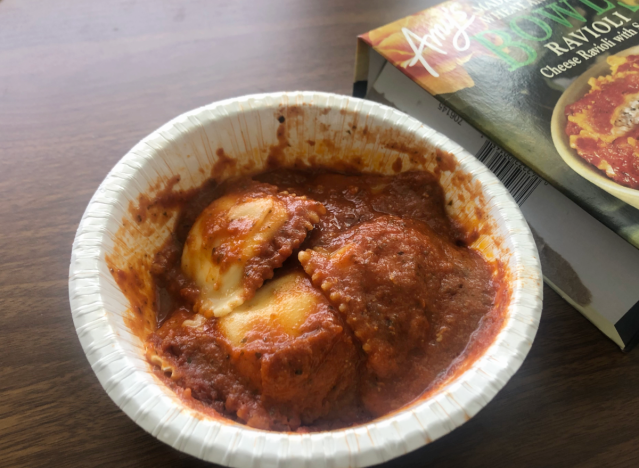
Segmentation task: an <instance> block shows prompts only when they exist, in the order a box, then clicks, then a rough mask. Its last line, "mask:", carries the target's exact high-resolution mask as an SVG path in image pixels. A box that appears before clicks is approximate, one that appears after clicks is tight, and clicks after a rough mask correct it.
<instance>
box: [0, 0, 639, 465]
mask: <svg viewBox="0 0 639 468" xmlns="http://www.w3.org/2000/svg"><path fill="white" fill-rule="evenodd" d="M430 3H431V4H432V3H435V2H433V1H432V0H431V2H430ZM428 4H429V2H428V1H408V0H406V1H397V0H396V1H392V2H391V1H387V2H384V1H370V0H369V1H367V0H358V1H345V0H321V1H320V0H305V1H301V0H298V1H296V0H278V1H268V2H266V1H258V0H255V1H246V0H242V1H229V0H227V1H207V0H192V1H183V2H171V1H168V0H164V1H157V0H155V1H153V0H138V1H135V0H126V1H125V0H119V1H109V2H98V1H87V0H85V1H79V0H76V1H72V0H58V1H56V2H52V1H47V0H22V1H19V0H0V200H1V201H0V265H1V267H0V347H1V348H0V466H3V467H9V466H29V467H32V466H98V465H108V466H129V465H131V466H154V467H159V466H172V467H174V466H201V465H204V463H203V462H200V461H199V460H196V459H194V458H192V457H189V456H187V455H184V454H182V453H180V452H178V451H176V450H174V449H172V448H170V447H168V446H166V445H164V444H162V443H160V442H158V441H157V440H156V439H155V438H153V437H152V436H151V435H149V434H147V433H146V432H144V431H143V430H142V429H140V428H139V427H138V426H137V425H136V424H135V423H134V422H132V421H131V420H130V419H129V418H128V417H127V416H125V415H124V413H122V412H121V411H120V410H119V409H118V408H117V407H116V406H115V405H114V404H113V402H112V401H111V400H110V399H109V397H108V396H107V395H106V393H105V392H104V391H103V390H102V388H101V386H100V384H99V383H98V381H97V379H96V377H95V375H94V374H93V372H92V370H91V368H90V367H89V365H88V362H87V360H86V359H85V357H84V353H83V352H82V349H81V347H80V343H79V342H78V339H77V337H76V333H75V330H74V327H73V323H72V320H71V313H70V309H69V302H68V295H67V275H68V265H69V258H70V253H71V244H72V242H73V237H74V234H75V230H76V228H77V226H78V223H79V221H80V218H81V216H82V213H83V211H84V209H85V207H86V205H87V203H88V202H89V199H90V197H91V195H92V194H93V192H94V191H95V190H96V188H97V187H98V185H99V183H100V182H101V181H102V179H103V178H104V177H105V175H106V174H107V172H108V171H109V169H110V168H111V167H112V166H113V165H114V164H115V163H116V161H118V159H119V158H120V157H121V156H122V155H124V154H125V153H126V151H127V150H128V149H130V148H131V147H132V146H133V145H134V144H135V143H136V142H137V141H138V140H139V139H140V138H142V137H143V136H145V135H147V134H148V133H150V132H151V131H152V130H154V129H155V128H157V127H159V126H160V125H161V124H163V123H164V122H166V121H168V120H169V119H171V118H172V117H174V116H176V115H178V114H180V113H182V112H184V111H187V110H189V109H192V108H194V107H197V106H200V105H202V104H206V103H209V102H212V101H216V100H219V99H223V98H227V97H232V96H238V95H242V94H248V93H256V92H263V91H276V90H296V89H309V90H321V91H332V92H337V93H343V94H350V91H351V85H352V75H353V64H354V55H355V36H356V35H357V34H358V33H363V32H366V31H368V30H370V29H372V28H374V27H377V26H381V25H382V24H385V23H388V22H390V21H392V20H394V19H398V18H400V17H403V16H405V15H407V14H410V13H412V12H416V11H418V10H420V9H422V8H424V7H426V6H428ZM637 423H639V350H635V351H634V352H632V353H630V354H623V353H622V352H621V351H619V349H618V348H617V347H616V346H615V345H614V344H613V343H612V342H611V341H609V340H608V339H607V338H606V337H604V336H603V335H602V334H601V333H600V332H599V331H598V330H597V329H596V328H595V327H594V326H592V325H591V324H590V323H589V322H588V321H587V320H586V319H584V318H583V317H582V316H581V315H580V314H579V313H578V312H576V311H575V310H574V309H572V308H571V307H570V306H569V305H567V304H566V303H565V302H564V301H563V300H561V299H560V298H559V297H558V296H557V295H556V294H555V293H553V292H552V291H550V290H549V289H548V288H546V290H545V301H544V312H543V317H542V321H541V326H540V328H539V333H538V335H537V339H536V341H535V344H534V346H533V348H532V351H531V352H530V355H529V356H528V358H527V359H526V361H525V363H524V365H523V366H522V368H521V370H520V371H519V372H518V373H517V374H516V375H515V377H513V379H512V380H511V381H510V382H509V383H508V385H506V387H505V388H504V389H503V390H502V391H501V392H500V393H499V395H497V397H496V398H495V399H494V400H493V401H492V402H491V403H490V404H489V405H488V406H487V407H486V408H485V409H484V410H483V411H481V412H480V413H479V415H477V416H476V417H475V418H473V419H472V420H471V421H469V422H468V423H466V424H465V425H464V426H462V427H461V428H459V429H457V430H455V431H454V432H453V433H452V434H449V435H447V436H446V437H444V438H442V439H440V440H438V441H436V442H434V443H432V444H430V445H429V446H426V447H424V448H422V449H419V450H417V451H415V452H413V453H411V454H408V455H406V456H404V457H403V458H400V459H397V460H395V461H393V462H391V463H389V464H388V466H423V465H426V464H433V465H436V466H438V467H448V466H450V467H463V466H491V467H495V466H543V467H550V466H561V467H564V466H593V467H594V466H606V467H611V466H624V467H625V466H633V465H634V466H637V465H638V464H639V461H638V459H639V430H638V428H637Z"/></svg>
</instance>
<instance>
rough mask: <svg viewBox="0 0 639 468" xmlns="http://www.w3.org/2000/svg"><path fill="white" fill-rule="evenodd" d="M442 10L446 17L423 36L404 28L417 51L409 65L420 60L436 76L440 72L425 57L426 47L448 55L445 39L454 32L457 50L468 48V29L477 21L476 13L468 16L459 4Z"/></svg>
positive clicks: (453, 40) (454, 43)
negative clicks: (460, 8)
mask: <svg viewBox="0 0 639 468" xmlns="http://www.w3.org/2000/svg"><path fill="white" fill-rule="evenodd" d="M441 11H443V12H444V18H443V19H442V20H441V21H440V22H439V23H438V24H436V25H435V27H433V28H432V29H431V30H430V31H429V32H427V33H426V34H424V35H423V36H422V37H420V36H418V35H417V34H415V33H414V32H412V31H411V30H410V29H408V28H402V33H403V34H404V37H405V38H406V40H407V41H408V44H409V45H410V48H411V49H413V52H414V53H415V56H414V57H413V58H412V59H411V60H410V62H408V66H409V67H412V66H414V65H415V64H416V63H417V62H419V63H421V64H422V65H423V66H424V68H425V69H426V70H428V73H430V74H431V75H433V76H434V77H436V78H437V77H438V76H439V73H437V71H436V70H435V69H434V68H433V67H431V66H430V64H429V63H428V61H427V60H426V59H425V58H424V55H423V54H424V49H430V50H433V51H435V52H438V53H440V54H444V55H447V54H448V53H447V52H446V51H445V50H443V48H442V47H444V43H445V41H446V40H448V39H449V37H450V35H451V34H452V33H453V32H454V35H453V39H452V44H453V47H454V48H455V50H457V51H460V52H463V51H464V50H467V49H468V48H469V47H470V38H469V37H468V33H466V29H468V27H469V26H470V25H471V24H472V23H473V21H475V15H472V16H470V17H468V15H467V14H466V12H465V11H462V10H459V9H458V5H453V6H452V7H450V8H446V7H444V8H441Z"/></svg>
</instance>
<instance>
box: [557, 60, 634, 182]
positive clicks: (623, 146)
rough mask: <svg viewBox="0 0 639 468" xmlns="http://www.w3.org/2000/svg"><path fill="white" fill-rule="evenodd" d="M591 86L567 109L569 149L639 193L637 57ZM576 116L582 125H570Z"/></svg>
mask: <svg viewBox="0 0 639 468" xmlns="http://www.w3.org/2000/svg"><path fill="white" fill-rule="evenodd" d="M594 83H595V87H593V89H591V91H589V92H588V93H587V94H586V95H585V96H584V97H582V98H581V99H579V100H578V101H576V102H575V103H573V104H570V105H568V106H566V109H565V114H566V116H567V117H568V118H569V119H570V120H569V121H568V123H567V125H566V134H567V135H569V136H572V138H571V147H573V148H574V149H575V150H576V151H577V153H578V154H579V156H581V157H582V158H583V159H584V160H585V161H587V162H588V163H590V164H592V165H593V166H595V167H596V168H597V169H598V170H600V171H601V172H602V173H603V174H604V175H606V176H607V177H608V178H610V179H612V180H614V181H615V182H617V183H618V184H621V185H624V186H626V187H630V188H634V189H639V149H638V148H637V139H639V126H638V125H637V123H638V122H639V112H638V109H639V55H631V56H628V57H625V62H624V63H623V64H621V65H618V66H616V67H614V73H613V74H612V75H609V76H607V77H600V78H598V79H597V80H595V81H594ZM579 114H582V116H583V117H585V119H586V122H585V123H576V122H575V121H571V120H574V118H573V119H571V116H577V115H579ZM624 115H625V119H624ZM587 126H589V127H590V128H585V127H587ZM601 135H604V136H606V137H607V136H613V138H612V139H611V138H601V137H600V136H601Z"/></svg>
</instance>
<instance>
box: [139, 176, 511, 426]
mask: <svg viewBox="0 0 639 468" xmlns="http://www.w3.org/2000/svg"><path fill="white" fill-rule="evenodd" d="M256 177H259V178H260V180H259V181H254V180H250V179H242V180H239V181H235V182H233V183H231V184H228V185H222V186H219V187H217V188H216V191H215V192H214V193H213V194H212V195H214V196H216V197H217V198H216V199H215V200H214V201H213V202H212V203H211V204H210V205H208V207H206V208H205V209H204V210H203V208H204V207H205V206H206V205H207V203H209V201H210V198H203V197H199V198H198V199H197V201H194V202H192V203H189V204H188V205H186V206H185V208H184V210H183V211H182V212H181V215H180V216H181V218H180V220H181V221H180V222H179V223H178V228H179V232H178V231H175V232H174V235H173V236H172V237H171V239H169V240H167V244H166V245H165V246H164V247H163V248H162V249H161V250H160V251H158V252H156V255H155V258H154V261H153V266H152V274H153V278H154V282H155V287H156V290H157V294H156V302H154V303H153V305H154V306H155V307H156V309H157V319H158V329H157V330H156V331H155V332H154V333H152V334H151V335H150V336H149V337H148V338H147V340H146V345H147V357H148V360H149V361H150V362H151V364H152V365H153V367H154V368H155V370H156V372H157V373H158V374H160V375H161V376H162V378H164V379H165V382H166V383H167V384H168V385H169V386H171V387H172V388H173V389H175V391H176V392H177V394H178V395H179V396H181V397H182V398H184V400H185V401H186V402H189V403H190V404H195V405H200V404H201V405H203V406H202V407H203V408H205V409H211V410H213V411H215V412H217V413H218V414H221V415H225V416H227V417H229V418H231V419H233V420H234V421H237V422H242V423H245V424H247V425H248V426H251V427H255V428H260V429H268V430H278V431H298V430H299V431H301V432H306V431H316V430H331V429H335V428H343V427H350V426H352V425H354V424H359V423H364V422H366V421H370V420H371V419H373V418H375V417H378V416H382V415H384V414H387V413H388V412H390V411H393V410H397V409H399V408H401V407H402V406H403V405H406V404H408V403H409V402H411V401H412V400H414V399H415V398H417V397H419V396H420V395H422V394H424V392H428V391H430V390H432V389H434V388H435V387H436V385H437V384H438V382H439V381H440V379H442V378H444V377H445V376H447V375H448V376H450V375H453V374H452V372H454V366H455V363H456V362H464V363H467V362H469V360H472V359H474V358H475V356H476V355H477V354H476V350H481V349H484V347H485V346H487V345H488V343H490V341H491V340H492V337H494V336H496V335H495V333H496V332H497V330H498V329H499V326H500V322H499V320H500V317H501V309H498V308H496V307H495V302H494V301H495V298H496V292H497V289H496V287H499V288H501V287H502V286H501V283H500V280H499V278H498V279H497V283H494V282H493V277H492V274H493V272H495V274H497V273H496V272H497V271H498V268H496V266H495V265H494V264H489V263H487V262H486V261H485V260H484V259H483V258H482V257H481V255H480V254H479V253H478V252H474V251H473V250H472V249H469V248H467V247H465V246H463V245H461V244H462V243H463V241H462V239H464V238H466V235H465V234H463V233H462V234H461V235H458V234H457V230H456V228H455V227H454V225H453V224H452V223H451V222H450V220H449V219H448V217H447V216H446V209H445V198H444V194H443V190H442V189H441V187H440V186H439V184H438V183H437V181H436V178H435V176H433V175H432V174H427V173H405V174H397V175H395V176H381V175H372V174H360V175H344V174H337V173H331V172H327V171H323V170H319V171H308V172H296V171H280V170H278V171H274V172H271V173H267V174H261V175H259V176H256ZM306 197H307V198H306ZM204 200H206V201H204ZM313 200H314V201H313ZM202 210H203V211H202ZM195 213H198V214H199V217H197V219H196V217H195ZM192 222H193V224H192V226H191V223H192ZM189 229H190V232H189V233H188V236H187V235H186V232H187V231H189ZM309 229H312V233H311V234H310V235H309ZM185 238H186V242H185V243H182V242H183V240H184V239H185ZM299 249H301V252H299V253H297V254H296V251H297V250H299ZM287 257H288V258H287ZM500 297H501V296H500ZM493 311H494V313H493ZM491 314H492V316H491ZM481 320H486V321H488V322H487V323H488V325H485V326H484V325H481V324H480V321H481ZM469 349H470V350H471V351H468V350H469ZM473 350H475V351H473ZM468 353H475V354H468ZM460 358H464V359H460ZM202 407H200V406H196V408H198V409H201V408H202Z"/></svg>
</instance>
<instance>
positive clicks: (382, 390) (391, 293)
mask: <svg viewBox="0 0 639 468" xmlns="http://www.w3.org/2000/svg"><path fill="white" fill-rule="evenodd" d="M298 258H299V260H300V262H301V264H302V266H303V268H304V270H305V271H306V272H307V273H308V274H309V275H311V277H312V282H313V284H314V285H315V286H317V287H319V288H321V289H322V291H324V293H325V294H326V296H327V297H328V298H329V299H330V301H331V303H333V304H334V305H335V306H336V307H337V308H338V310H339V312H340V313H341V314H342V316H343V317H344V318H345V320H346V323H347V324H348V326H349V327H350V328H351V329H352V330H353V332H354V335H355V337H356V338H357V340H358V341H359V343H360V344H361V348H362V350H363V351H364V353H365V354H366V369H367V373H366V374H365V376H364V378H363V382H362V383H361V389H360V392H361V393H362V399H363V402H364V404H365V406H366V408H367V409H368V410H369V411H371V412H372V413H373V414H384V413H386V412H388V411H391V410H393V409H396V408H397V407H399V406H401V403H402V402H406V401H410V400H411V399H413V398H416V397H417V396H418V395H419V394H421V393H422V392H423V386H419V385H414V382H415V381H416V379H413V378H411V377H413V376H414V372H415V371H416V368H412V369H411V365H410V364H409V363H410V362H411V361H412V362H414V363H416V365H417V366H419V365H420V364H419V362H420V361H414V360H412V359H411V358H413V357H415V356H423V357H424V359H426V360H427V359H428V350H429V347H432V345H433V342H435V343H436V344H437V345H438V346H442V347H446V346H448V345H449V339H450V338H451V336H450V335H451V333H450V330H451V329H452V327H451V323H450V322H449V320H448V318H449V317H448V316H447V313H448V312H449V311H450V299H451V298H454V299H455V302H457V303H459V302H462V303H466V304H468V305H467V306H466V308H467V310H466V311H465V313H466V315H467V320H469V321H470V322H471V323H472V324H473V326H476V324H477V321H478V320H479V316H476V315H477V310H485V307H486V306H491V305H492V298H493V296H492V291H490V290H488V289H487V288H486V287H485V286H484V285H485V281H489V280H490V271H489V270H488V269H487V268H485V267H483V268H482V264H483V261H482V260H481V259H480V258H479V256H473V255H468V249H466V248H461V247H458V246H456V245H455V244H453V243H452V242H450V241H447V240H446V239H444V238H442V237H441V236H438V235H436V234H435V233H434V232H433V231H432V230H431V229H430V228H429V227H428V226H427V225H426V224H425V223H422V222H414V221H408V220H403V219H401V218H398V217H395V216H388V215H385V216H380V217H378V218H375V219H374V220H372V221H368V222H365V223H361V224H359V225H357V226H355V227H354V228H351V229H349V230H347V231H345V232H343V233H342V234H341V235H339V236H337V237H336V238H335V239H333V241H332V242H331V244H330V245H329V246H328V247H326V248H324V247H316V248H315V249H312V250H306V251H302V252H300V253H299V254H298ZM478 279H481V280H482V282H480V281H478ZM473 303H475V304H474V305H473ZM473 309H475V310H473ZM473 322H474V323H473ZM460 351H461V350H460ZM421 362H424V361H423V360H422V361H421ZM433 368H434V369H436V367H433Z"/></svg>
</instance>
